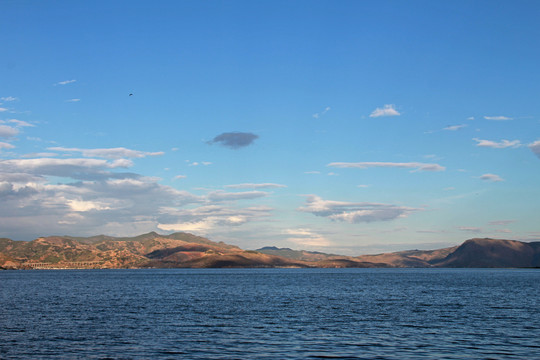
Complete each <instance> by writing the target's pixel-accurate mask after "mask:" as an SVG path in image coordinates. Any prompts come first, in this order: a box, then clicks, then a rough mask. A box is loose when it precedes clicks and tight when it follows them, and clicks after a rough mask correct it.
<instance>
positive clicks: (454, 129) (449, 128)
mask: <svg viewBox="0 0 540 360" xmlns="http://www.w3.org/2000/svg"><path fill="white" fill-rule="evenodd" d="M467 126H468V125H463V124H462V125H451V126H447V127H445V128H444V129H443V130H447V131H456V130H459V129H463V128H465V127H467Z"/></svg>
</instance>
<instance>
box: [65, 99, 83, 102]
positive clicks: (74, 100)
mask: <svg viewBox="0 0 540 360" xmlns="http://www.w3.org/2000/svg"><path fill="white" fill-rule="evenodd" d="M79 101H81V99H69V100H66V102H79Z"/></svg>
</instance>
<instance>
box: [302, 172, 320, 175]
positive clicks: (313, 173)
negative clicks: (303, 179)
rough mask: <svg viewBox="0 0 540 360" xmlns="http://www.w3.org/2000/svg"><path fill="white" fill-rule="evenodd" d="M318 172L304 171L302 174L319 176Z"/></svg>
mask: <svg viewBox="0 0 540 360" xmlns="http://www.w3.org/2000/svg"><path fill="white" fill-rule="evenodd" d="M320 173H321V172H320V171H304V174H311V175H317V174H320Z"/></svg>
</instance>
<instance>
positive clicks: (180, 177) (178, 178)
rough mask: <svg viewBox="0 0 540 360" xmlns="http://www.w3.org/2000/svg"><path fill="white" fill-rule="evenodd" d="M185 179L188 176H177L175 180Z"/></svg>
mask: <svg viewBox="0 0 540 360" xmlns="http://www.w3.org/2000/svg"><path fill="white" fill-rule="evenodd" d="M185 178H187V176H186V175H176V176H175V177H174V179H175V180H181V179H185Z"/></svg>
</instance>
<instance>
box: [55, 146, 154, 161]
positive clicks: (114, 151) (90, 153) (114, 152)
mask: <svg viewBox="0 0 540 360" xmlns="http://www.w3.org/2000/svg"><path fill="white" fill-rule="evenodd" d="M48 150H52V151H61V152H79V153H81V154H82V155H83V156H84V157H99V158H105V159H122V158H130V159H134V158H144V157H147V156H160V155H163V154H164V153H163V152H162V151H158V152H145V151H139V150H131V149H126V148H123V147H118V148H104V149H79V148H65V147H50V148H48Z"/></svg>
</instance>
